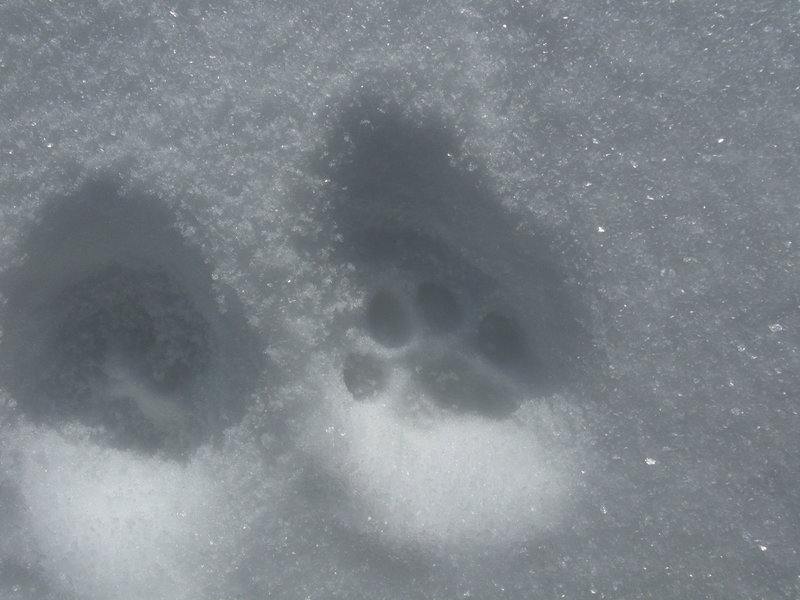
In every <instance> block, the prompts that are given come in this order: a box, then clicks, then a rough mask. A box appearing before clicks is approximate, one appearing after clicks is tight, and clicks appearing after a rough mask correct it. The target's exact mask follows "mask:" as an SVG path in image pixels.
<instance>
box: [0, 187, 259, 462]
mask: <svg viewBox="0 0 800 600" xmlns="http://www.w3.org/2000/svg"><path fill="white" fill-rule="evenodd" d="M118 190H119V188H118V187H117V186H115V185H112V184H109V183H105V182H92V183H89V184H86V185H85V186H84V187H83V188H81V189H80V190H78V191H77V192H76V193H75V194H74V195H71V196H68V197H65V198H62V199H61V200H60V201H58V202H54V203H52V204H50V205H48V206H47V207H46V209H45V211H44V214H43V217H42V220H41V222H40V223H38V224H37V225H36V226H35V227H33V228H32V230H31V232H30V234H29V236H28V238H27V240H26V242H25V248H24V251H25V255H26V258H25V260H24V261H23V262H22V263H21V265H20V266H19V267H17V268H16V269H14V270H11V271H10V272H8V273H6V274H5V275H4V276H3V279H2V281H0V284H1V285H2V291H3V292H4V294H5V295H6V297H7V298H8V306H7V307H6V312H5V323H4V327H5V333H6V335H5V336H4V339H3V345H2V347H0V355H1V356H2V359H3V361H2V362H3V371H2V377H3V381H4V383H5V384H6V385H7V386H8V387H9V388H10V389H11V390H12V391H13V392H14V394H15V396H16V397H17V398H18V399H19V410H20V413H21V414H23V415H25V416H26V417H27V418H28V419H30V420H31V421H33V422H35V423H41V424H45V425H48V426H51V427H59V428H63V427H65V426H68V425H70V424H80V425H81V426H84V427H88V428H89V429H90V431H91V435H92V436H93V437H94V438H95V439H96V440H98V442H101V443H104V444H107V445H109V446H112V447H115V448H119V449H126V450H134V451H138V452H143V453H146V454H152V453H160V454H163V455H167V456H172V457H180V456H185V455H186V453H187V452H188V451H190V450H192V449H193V448H195V447H196V446H198V445H200V444H202V443H204V442H205V441H207V440H208V439H209V438H210V437H211V436H213V435H215V434H216V433H218V432H219V431H221V429H222V428H224V427H226V426H228V425H229V424H232V423H235V422H236V421H237V420H238V419H239V418H240V417H241V415H242V414H243V412H244V408H245V407H244V398H245V394H246V393H247V391H248V387H249V386H250V385H252V382H253V380H254V378H255V377H256V376H257V374H258V372H259V369H260V364H259V359H258V358H256V357H257V352H256V350H255V341H254V340H255V338H254V336H253V334H252V333H251V332H250V331H249V328H248V327H247V326H246V325H245V320H244V317H243V315H242V314H241V313H240V311H239V310H238V304H237V302H236V298H235V296H233V295H232V294H231V293H230V292H228V291H226V290H224V289H218V290H213V289H212V285H211V277H210V273H209V270H208V267H207V266H206V265H205V264H204V263H203V260H202V257H201V256H200V255H199V253H198V252H197V251H196V250H194V249H192V248H190V247H189V246H188V245H187V244H186V243H185V241H184V239H183V238H182V236H181V235H180V234H179V233H178V231H177V229H176V228H175V227H174V223H175V220H176V219H175V215H174V214H171V212H170V211H169V210H168V209H167V207H166V206H165V205H163V204H162V203H160V202H158V201H156V200H155V199H153V198H150V197H146V196H143V195H136V194H131V193H129V194H127V195H126V194H122V193H121V192H119V191H118ZM218 298H224V301H225V302H226V311H225V312H224V313H223V312H222V311H221V310H220V305H219V302H218Z"/></svg>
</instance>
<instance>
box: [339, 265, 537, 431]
mask: <svg viewBox="0 0 800 600" xmlns="http://www.w3.org/2000/svg"><path fill="white" fill-rule="evenodd" d="M361 321H362V323H361V325H362V332H363V334H364V335H365V336H366V338H367V341H366V343H363V340H362V343H361V348H360V349H356V350H353V351H351V352H349V353H348V354H347V355H346V357H345V359H344V364H343V367H342V379H343V381H344V384H345V386H346V387H347V389H348V391H349V392H350V394H351V395H352V397H353V398H354V399H355V400H357V401H361V402H369V401H371V400H374V399H375V398H378V397H379V396H380V395H381V393H383V392H385V391H387V390H388V389H389V388H395V389H396V388H397V387H398V385H399V386H401V387H403V392H402V393H401V396H402V397H403V398H405V400H406V402H407V403H408V405H409V408H416V409H426V410H427V411H428V412H430V411H437V412H441V411H443V412H446V413H468V414H473V415H481V416H484V417H490V418H498V419H499V418H506V417H508V416H510V415H511V414H513V412H514V411H515V410H516V409H517V408H518V406H519V400H518V399H517V398H516V395H515V393H514V389H515V388H516V387H517V384H518V383H519V382H518V381H516V380H515V377H514V375H515V373H517V372H518V371H519V370H522V369H524V368H525V367H526V363H527V362H528V361H530V360H531V356H530V352H529V351H528V340H527V335H526V333H525V331H524V328H523V327H522V326H521V324H520V323H519V321H518V320H517V319H516V318H515V317H514V316H513V315H511V314H508V313H505V312H502V311H499V310H484V311H476V310H475V309H474V307H470V306H469V302H468V301H466V300H464V299H462V298H461V297H460V294H459V293H458V291H456V290H454V289H453V288H452V287H450V286H448V285H447V284H446V283H440V282H436V281H429V280H423V281H420V282H418V283H416V284H414V285H413V286H411V287H410V289H406V290H403V291H393V290H389V289H381V290H379V291H377V292H375V293H373V294H372V295H371V296H369V297H368V298H367V299H366V302H365V304H364V307H363V315H362V319H361Z"/></svg>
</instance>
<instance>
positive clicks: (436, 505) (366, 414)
mask: <svg viewBox="0 0 800 600" xmlns="http://www.w3.org/2000/svg"><path fill="white" fill-rule="evenodd" d="M408 386H409V384H408V382H405V383H399V384H398V383H395V384H393V385H392V386H391V389H389V390H388V391H387V392H385V393H383V394H381V396H380V397H379V398H377V399H376V400H374V401H372V402H358V401H352V400H350V399H348V398H347V393H346V392H342V390H341V389H338V387H336V392H337V393H335V394H331V396H330V398H329V399H328V400H329V404H328V408H329V411H325V412H324V413H323V414H321V415H320V417H319V419H318V420H317V421H316V422H315V423H314V424H313V426H312V427H310V429H309V431H308V434H309V442H308V446H309V447H311V448H313V450H312V451H313V452H315V453H316V454H317V455H318V457H319V458H320V460H321V462H322V464H323V465H324V468H325V469H326V470H327V471H328V472H329V473H333V474H334V476H335V477H336V478H338V479H340V480H342V481H343V483H344V486H343V487H344V488H346V489H347V490H349V491H348V492H347V493H348V496H349V502H350V504H351V509H350V511H349V512H350V515H349V516H348V517H347V518H348V520H349V521H350V523H348V524H349V525H350V526H353V527H355V528H357V529H359V530H362V531H365V532H368V533H370V534H372V535H377V536H378V537H379V538H381V539H383V540H384V541H385V542H388V543H391V544H400V545H406V544H418V543H421V544H422V545H423V546H428V547H440V548H441V547H448V548H450V549H451V550H454V549H460V550H465V549H467V548H469V547H470V546H471V545H473V544H474V547H484V548H485V547H487V546H493V545H498V544H500V545H508V544H515V543H520V542H523V541H525V540H527V539H530V538H532V537H536V536H537V535H540V534H542V533H543V532H546V531H547V530H548V529H551V528H552V527H554V526H556V525H559V524H561V523H562V521H563V519H564V518H565V516H567V515H569V512H570V507H571V505H572V504H573V499H574V496H575V495H576V493H577V491H578V487H579V483H580V481H579V480H580V468H581V463H582V461H585V460H586V456H585V454H584V453H583V451H582V449H581V447H582V445H583V443H584V441H585V440H582V439H581V437H580V434H577V435H576V433H575V432H576V431H579V430H580V427H577V426H576V417H575V415H574V414H570V410H569V404H568V402H567V401H566V400H565V399H564V398H561V397H559V398H557V399H556V400H557V401H558V402H559V403H561V406H560V408H559V409H553V408H551V407H550V405H549V404H550V403H549V402H548V403H544V402H542V401H530V402H525V403H524V404H523V405H522V406H521V407H520V409H519V410H518V412H517V415H516V416H515V418H513V419H507V420H496V419H490V418H486V417H483V416H480V415H473V414H469V413H465V414H457V413H450V414H447V415H445V414H440V415H435V416H433V417H431V418H423V419H421V420H420V419H417V418H415V417H414V416H409V415H408V414H401V411H398V408H397V407H398V406H399V405H402V404H403V399H402V398H400V396H402V395H405V394H407V393H408V392H409V388H408ZM551 400H553V399H551Z"/></svg>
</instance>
